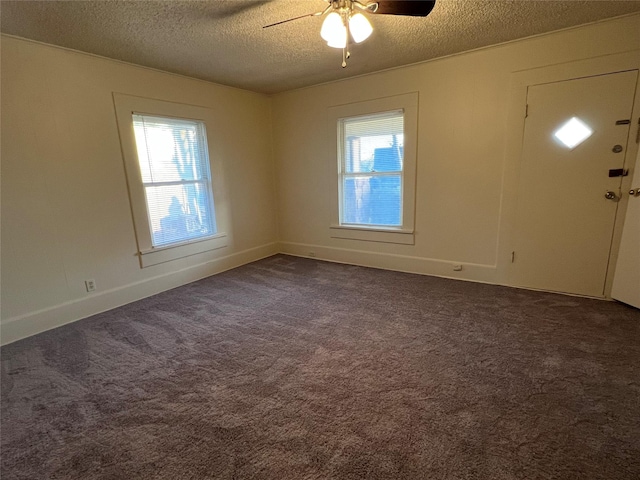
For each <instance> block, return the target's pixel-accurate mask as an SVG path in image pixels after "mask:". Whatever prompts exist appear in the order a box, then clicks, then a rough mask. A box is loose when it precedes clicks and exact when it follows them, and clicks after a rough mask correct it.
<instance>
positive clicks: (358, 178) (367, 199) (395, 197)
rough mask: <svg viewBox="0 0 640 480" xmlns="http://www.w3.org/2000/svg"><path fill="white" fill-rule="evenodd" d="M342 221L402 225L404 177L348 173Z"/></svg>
mask: <svg viewBox="0 0 640 480" xmlns="http://www.w3.org/2000/svg"><path fill="white" fill-rule="evenodd" d="M342 223H343V224H355V225H379V226H389V227H397V226H401V225H402V177H401V176H400V175H398V174H390V175H349V176H345V177H344V178H343V185H342Z"/></svg>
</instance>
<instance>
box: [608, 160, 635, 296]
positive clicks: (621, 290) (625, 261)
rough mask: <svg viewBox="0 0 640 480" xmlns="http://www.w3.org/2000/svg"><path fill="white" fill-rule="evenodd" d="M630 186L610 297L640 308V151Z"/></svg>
mask: <svg viewBox="0 0 640 480" xmlns="http://www.w3.org/2000/svg"><path fill="white" fill-rule="evenodd" d="M631 186H632V189H631V190H629V191H628V192H627V194H628V195H629V204H628V205H627V214H626V216H625V221H624V229H623V230H622V240H621V241H620V251H619V252H618V262H617V264H616V273H615V276H614V277H613V287H612V288H611V296H612V297H613V298H615V299H616V300H620V301H621V302H624V303H627V304H629V305H633V306H634V307H636V308H640V151H639V152H638V158H636V166H635V168H634V174H633V181H632V183H631ZM622 194H623V195H624V194H625V192H622Z"/></svg>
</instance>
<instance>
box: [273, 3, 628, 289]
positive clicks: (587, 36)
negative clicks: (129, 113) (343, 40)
mask: <svg viewBox="0 0 640 480" xmlns="http://www.w3.org/2000/svg"><path fill="white" fill-rule="evenodd" d="M630 51H632V53H631V54H630V55H629V54H627V55H626V56H625V58H626V62H627V64H628V63H629V58H632V59H633V60H632V62H631V63H634V64H635V67H634V68H638V66H640V65H639V64H640V16H638V15H635V16H631V17H624V18H620V19H616V20H613V21H607V22H602V23H598V24H594V25H589V26H584V27H580V28H576V29H571V30H566V31H562V32H556V33H553V34H549V35H544V36H540V37H536V38H531V39H527V40H523V41H518V42H513V43H510V44H505V45H502V46H496V47H492V48H487V49H483V50H479V51H475V52H469V53H466V54H462V55H457V56H453V57H449V58H444V59H440V60H435V61H431V62H426V63H422V64H418V65H413V66H409V67H404V68H399V69H394V70H390V71H386V72H380V73H377V74H373V75H368V76H363V77H360V78H355V79H350V80H345V81H342V82H336V83H331V84H326V85H320V86H316V87H311V88H306V89H301V90H297V91H292V92H287V93H283V94H280V95H277V96H275V97H274V101H273V121H274V152H275V159H276V162H277V179H278V182H277V194H278V211H279V225H280V242H281V243H280V245H281V247H280V248H281V250H282V251H284V252H288V253H292V254H297V255H309V254H310V253H311V252H313V254H314V256H316V257H318V258H326V259H331V260H336V261H343V262H349V263H358V264H363V265H370V266H378V267H383V268H391V269H398V270H404V271H412V272H420V273H427V274H435V275H443V276H451V277H456V278H461V279H469V280H478V281H487V282H492V283H508V275H507V272H506V270H507V268H508V267H507V265H506V264H505V262H504V257H505V255H506V254H507V252H506V250H507V247H508V245H505V242H504V239H505V237H506V236H507V233H508V232H509V229H510V225H509V222H511V218H510V217H509V215H507V212H509V211H510V210H511V205H512V204H513V203H514V201H515V199H514V197H513V195H511V194H510V193H509V192H510V191H511V190H513V185H512V184H508V183H507V182H506V179H508V178H510V177H509V176H510V175H512V174H513V171H514V164H516V163H517V161H518V158H519V156H512V154H511V153H512V152H513V149H512V150H511V153H509V149H508V148H507V146H508V139H509V138H510V135H511V136H513V132H514V131H515V135H516V137H517V136H518V135H520V137H519V138H520V139H521V132H522V121H523V118H524V99H520V98H516V99H515V100H514V97H515V96H517V95H519V94H520V93H519V92H520V90H518V89H516V88H515V87H514V82H515V80H514V79H516V78H517V79H521V78H522V72H523V71H531V72H532V75H531V78H534V77H535V75H534V73H535V72H536V70H539V69H541V67H546V66H553V65H561V68H559V70H561V72H559V73H558V75H559V77H558V78H562V76H563V75H566V77H567V78H571V76H572V75H573V74H575V75H576V76H580V72H581V71H583V70H584V68H583V67H584V65H582V63H584V62H580V61H581V60H584V59H592V60H591V63H590V67H589V68H591V70H590V71H593V72H598V71H599V70H598V69H599V68H600V67H603V66H604V67H603V68H606V65H607V64H609V63H610V64H611V65H612V66H611V68H612V69H613V70H611V71H615V68H616V64H615V62H613V61H612V59H613V58H614V57H616V55H614V54H618V53H620V52H630ZM616 58H617V57H616ZM352 60H353V61H357V59H355V58H354V59H352ZM594 66H595V70H594ZM347 68H348V67H347ZM553 68H556V67H553ZM556 69H557V68H556ZM581 69H582V70H581ZM584 71H586V70H584ZM518 81H520V80H518ZM524 91H525V93H526V87H525V90H524ZM408 92H419V118H418V155H417V162H418V167H417V186H416V187H417V188H416V218H415V232H416V235H415V245H396V244H385V243H374V242H362V241H357V240H344V239H336V238H331V237H330V234H329V228H328V227H329V224H330V221H331V217H332V212H331V208H332V205H333V204H334V203H335V202H334V201H333V198H332V197H331V195H332V193H331V192H332V191H333V190H334V188H332V187H333V183H334V182H336V181H337V177H336V160H335V150H334V149H335V147H334V146H333V145H331V142H330V141H329V140H328V139H329V134H328V132H329V128H335V127H334V126H331V127H329V126H328V124H327V109H328V107H330V106H334V105H342V104H347V103H352V102H359V101H364V100H370V99H374V98H379V97H385V96H391V95H398V94H403V93H408ZM516 94H517V95H516ZM514 101H516V102H520V101H521V102H522V103H521V104H520V111H519V112H518V115H519V117H518V118H517V119H516V118H515V117H514V116H513V114H512V113H511V112H512V110H513V103H514ZM516 181H517V178H516ZM506 203H509V205H508V206H506V205H505V204H506ZM505 222H506V224H505ZM500 232H502V234H501V233H500ZM454 263H460V264H462V265H463V270H462V271H461V272H454V271H453V264H454Z"/></svg>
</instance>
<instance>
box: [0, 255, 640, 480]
mask: <svg viewBox="0 0 640 480" xmlns="http://www.w3.org/2000/svg"><path fill="white" fill-rule="evenodd" d="M1 453H2V460H1V461H2V470H1V472H0V473H1V477H2V479H3V480H9V479H83V480H92V479H105V480H106V479H127V480H132V479H170V480H176V479H242V480H245V479H277V480H299V479H345V480H348V479H372V480H376V479H394V480H395V479H563V480H566V479H607V480H623V479H638V478H640V312H639V311H638V310H634V309H632V308H630V307H626V306H624V305H620V304H616V303H612V302H603V301H597V300H588V299H580V298H573V297H565V296H561V295H554V294H546V293H538V292H529V291H524V290H517V289H511V288H505V287H497V286H491V285H480V284H474V283H467V282H459V281H453V280H445V279H439V278H433V277H427V276H417V275H409V274H403V273H397V272H389V271H381V270H373V269H367V268H360V267H353V266H347V265H338V264H331V263H326V262H320V261H314V260H308V259H300V258H294V257H288V256H283V255H278V256H275V257H271V258H268V259H265V260H262V261H259V262H256V263H253V264H250V265H246V266H244V267H241V268H238V269H235V270H232V271H229V272H226V273H223V274H220V275H217V276H214V277H211V278H208V279H205V280H202V281H199V282H196V283H193V284H190V285H186V286H184V287H181V288H177V289H175V290H172V291H169V292H166V293H163V294H160V295H157V296H155V297H152V298H148V299H145V300H143V301H140V302H137V303H134V304H131V305H127V306H125V307H122V308H118V309H116V310H112V311H110V312H107V313H104V314H101V315H97V316H94V317H92V318H89V319H86V320H83V321H80V322H76V323H74V324H71V325H68V326H65V327H62V328H59V329H56V330H53V331H50V332H46V333H44V334H41V335H38V336H36V337H32V338H29V339H26V340H23V341H20V342H16V343H14V344H11V345H9V346H7V347H5V348H3V349H2V452H1Z"/></svg>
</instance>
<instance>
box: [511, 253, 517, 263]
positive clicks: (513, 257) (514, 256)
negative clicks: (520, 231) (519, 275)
mask: <svg viewBox="0 0 640 480" xmlns="http://www.w3.org/2000/svg"><path fill="white" fill-rule="evenodd" d="M515 261H516V252H511V263H513V262H515Z"/></svg>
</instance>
